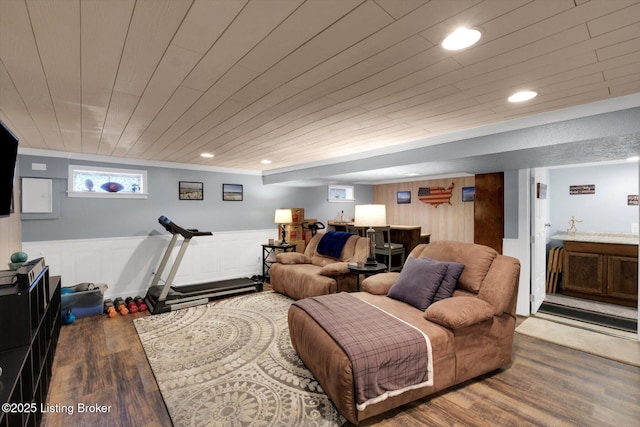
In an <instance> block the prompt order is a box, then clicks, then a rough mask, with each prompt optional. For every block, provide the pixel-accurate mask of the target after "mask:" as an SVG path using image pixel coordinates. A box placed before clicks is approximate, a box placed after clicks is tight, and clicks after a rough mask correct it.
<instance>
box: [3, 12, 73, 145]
mask: <svg viewBox="0 0 640 427" xmlns="http://www.w3.org/2000/svg"><path fill="white" fill-rule="evenodd" d="M0 52H2V62H3V64H5V66H6V67H7V71H8V73H9V75H10V78H11V80H12V81H13V84H14V85H15V87H16V89H17V90H18V92H19V93H20V96H21V98H22V100H23V102H24V104H25V106H26V108H27V109H28V110H29V113H30V115H31V117H33V120H34V122H35V123H36V125H37V126H38V129H39V130H40V134H41V135H42V136H43V137H44V138H45V141H46V144H47V147H46V148H47V149H52V150H64V144H63V142H62V135H61V134H60V128H59V127H58V123H57V121H56V116H55V110H54V108H53V103H52V101H51V97H50V96H49V88H48V86H47V79H46V76H45V74H44V71H43V69H42V65H41V60H40V56H39V54H38V47H37V45H36V41H35V39H34V37H33V32H32V29H31V22H30V21H29V14H28V11H27V7H26V4H25V3H24V2H21V1H0Z"/></svg>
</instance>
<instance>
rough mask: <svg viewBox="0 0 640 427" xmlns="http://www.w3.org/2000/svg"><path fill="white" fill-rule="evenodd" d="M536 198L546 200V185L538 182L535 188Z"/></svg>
mask: <svg viewBox="0 0 640 427" xmlns="http://www.w3.org/2000/svg"><path fill="white" fill-rule="evenodd" d="M536 197H537V198H538V199H546V198H547V184H543V183H541V182H539V183H538V184H537V186H536Z"/></svg>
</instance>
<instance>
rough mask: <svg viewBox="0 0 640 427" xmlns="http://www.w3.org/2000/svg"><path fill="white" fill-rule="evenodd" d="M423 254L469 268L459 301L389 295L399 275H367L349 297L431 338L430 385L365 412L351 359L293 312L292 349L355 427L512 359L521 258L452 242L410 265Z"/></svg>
mask: <svg viewBox="0 0 640 427" xmlns="http://www.w3.org/2000/svg"><path fill="white" fill-rule="evenodd" d="M422 257H428V258H431V259H434V260H437V261H453V262H456V263H462V264H464V265H465V267H464V270H463V271H462V275H461V276H460V278H459V280H458V282H457V285H456V286H455V290H454V292H453V296H451V297H449V298H445V299H442V300H439V301H437V302H434V303H432V304H431V305H430V306H429V307H428V308H427V309H426V310H424V311H423V310H420V309H418V308H416V307H414V306H412V305H409V304H407V303H405V302H403V301H399V300H397V299H393V298H390V297H389V296H387V293H388V292H389V289H390V288H391V287H392V286H393V285H394V283H395V282H396V280H397V279H398V278H399V277H400V274H401V273H393V272H392V273H381V274H377V275H374V276H371V277H368V278H367V279H365V280H364V281H363V282H362V284H361V288H362V290H363V292H356V293H352V294H351V295H353V296H355V297H356V298H358V299H360V300H363V301H365V302H367V303H369V304H371V305H374V306H376V307H377V308H379V309H380V310H381V311H384V312H387V313H389V314H391V315H392V316H394V317H397V318H399V319H401V320H402V321H404V322H406V323H408V324H410V325H412V326H414V327H415V328H418V329H419V330H420V331H422V332H424V333H425V334H426V335H427V336H428V337H429V339H430V342H431V346H432V348H433V385H432V386H427V387H421V388H416V389H414V390H410V391H407V392H404V393H402V394H398V395H393V396H390V397H388V398H387V399H383V400H380V401H379V402H378V403H374V404H371V405H369V406H367V407H366V408H365V409H363V410H359V409H358V408H357V405H356V392H355V386H354V378H353V374H354V371H353V366H352V363H351V361H350V359H349V357H348V356H347V354H346V353H345V352H344V351H343V349H342V348H341V347H340V346H339V345H338V344H337V343H336V341H335V340H334V339H333V338H332V337H331V336H330V335H329V334H328V333H327V332H326V331H325V330H324V329H323V328H322V327H321V326H320V325H319V324H318V323H317V322H316V321H315V320H314V319H313V318H312V317H311V316H310V315H309V314H307V313H306V312H305V311H304V310H303V309H301V308H299V307H296V306H292V307H291V308H290V309H289V331H290V337H291V342H292V345H293V347H294V349H295V350H296V352H297V353H298V355H299V356H300V358H301V359H302V360H303V361H304V363H305V365H306V366H307V367H308V368H309V370H311V372H312V373H313V374H314V376H315V377H316V379H317V380H318V382H319V383H320V385H321V386H322V388H323V389H324V390H325V392H326V393H327V395H328V396H329V398H331V400H332V401H333V403H334V404H335V405H336V407H337V408H338V410H339V411H340V412H341V413H342V415H344V417H345V418H346V419H347V420H349V421H351V422H352V423H354V424H357V423H358V422H359V421H362V420H364V419H366V418H369V417H372V416H374V415H377V414H380V413H383V412H385V411H388V410H390V409H392V408H395V407H398V406H400V405H403V404H405V403H408V402H411V401H413V400H416V399H420V398H422V397H425V396H428V395H430V394H433V393H435V392H438V391H440V390H443V389H446V388H448V387H451V386H452V385H455V384H460V383H462V382H464V381H466V380H469V379H471V378H475V377H477V376H479V375H482V374H485V373H487V372H490V371H492V370H495V369H497V368H500V367H501V366H504V365H508V364H509V363H510V362H511V352H512V344H513V335H514V330H515V325H516V314H515V310H516V299H517V294H518V280H519V274H520V263H519V261H518V260H517V259H515V258H512V257H508V256H504V255H500V254H498V253H497V252H496V251H495V250H493V249H491V248H489V247H487V246H482V245H476V244H472V243H461V242H451V241H437V242H432V243H430V244H427V245H424V244H422V245H418V246H416V247H415V248H414V249H413V251H411V254H410V255H409V258H408V260H409V259H411V258H418V259H419V258H422ZM327 298H330V297H327ZM382 315H383V314H381V316H382ZM375 323H376V322H375V321H373V322H372V325H375ZM344 328H349V325H348V324H345V325H344Z"/></svg>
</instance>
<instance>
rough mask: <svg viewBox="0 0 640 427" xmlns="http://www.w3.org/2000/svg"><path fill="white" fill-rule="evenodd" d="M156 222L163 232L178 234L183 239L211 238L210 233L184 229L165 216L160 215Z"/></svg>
mask: <svg viewBox="0 0 640 427" xmlns="http://www.w3.org/2000/svg"><path fill="white" fill-rule="evenodd" d="M158 222H159V223H160V225H162V226H163V227H164V228H165V230H167V231H168V232H169V233H171V234H180V235H181V236H182V237H184V238H185V239H190V238H192V237H195V236H212V235H213V233H212V232H210V231H198V230H197V229H195V228H191V229H185V228H182V227H180V226H179V225H178V224H176V223H175V222H173V221H171V220H170V219H169V218H167V217H166V216H164V215H162V216H160V218H158Z"/></svg>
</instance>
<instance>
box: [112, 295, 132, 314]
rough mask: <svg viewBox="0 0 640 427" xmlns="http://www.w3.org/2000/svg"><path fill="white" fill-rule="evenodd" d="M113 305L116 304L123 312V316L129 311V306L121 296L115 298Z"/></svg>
mask: <svg viewBox="0 0 640 427" xmlns="http://www.w3.org/2000/svg"><path fill="white" fill-rule="evenodd" d="M113 305H114V306H115V308H116V310H117V311H119V312H120V314H122V315H123V316H124V315H125V314H127V313H129V310H128V309H127V306H126V305H125V303H124V300H123V299H122V298H120V297H118V298H116V299H115V300H113Z"/></svg>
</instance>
